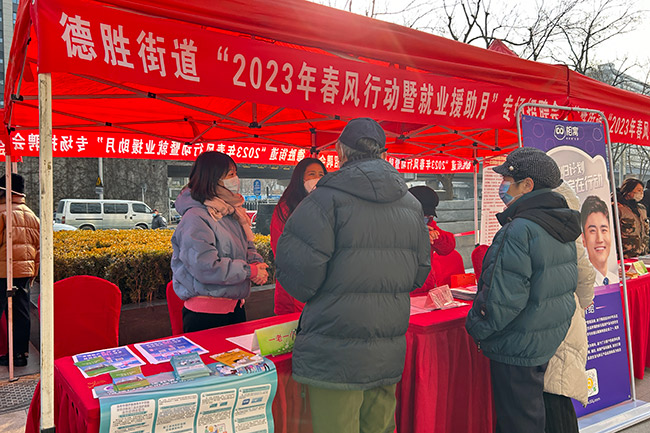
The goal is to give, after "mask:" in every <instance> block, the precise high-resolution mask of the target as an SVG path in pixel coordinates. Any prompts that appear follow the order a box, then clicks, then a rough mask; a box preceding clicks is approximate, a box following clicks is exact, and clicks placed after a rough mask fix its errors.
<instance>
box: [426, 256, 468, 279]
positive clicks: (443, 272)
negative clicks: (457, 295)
mask: <svg viewBox="0 0 650 433" xmlns="http://www.w3.org/2000/svg"><path fill="white" fill-rule="evenodd" d="M431 271H432V272H433V274H434V275H435V278H436V285H438V286H444V285H445V284H447V285H448V286H450V287H451V276H452V275H456V274H464V273H465V265H464V264H463V257H462V256H461V255H460V253H459V252H458V251H456V250H454V251H452V252H451V253H449V254H447V255H446V256H441V255H439V254H438V253H433V257H431Z"/></svg>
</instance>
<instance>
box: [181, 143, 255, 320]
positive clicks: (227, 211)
mask: <svg viewBox="0 0 650 433" xmlns="http://www.w3.org/2000/svg"><path fill="white" fill-rule="evenodd" d="M175 204H176V210H177V211H178V213H180V214H181V215H182V218H181V221H180V223H179V224H178V227H177V228H176V231H175V232H174V235H173V236H172V246H173V248H174V253H173V255H172V271H173V273H174V276H173V282H174V291H175V292H176V294H177V295H178V296H179V297H180V298H181V299H182V300H184V301H185V305H184V307H183V331H184V332H193V331H200V330H203V329H208V328H214V327H217V326H224V325H231V324H234V323H240V322H245V321H246V312H245V310H244V298H246V297H247V296H248V295H249V293H250V290H251V281H252V282H254V283H256V284H264V283H265V282H266V280H267V279H268V273H267V271H266V268H267V265H266V264H265V263H264V260H263V259H262V256H260V255H259V254H258V253H257V250H256V249H255V245H254V244H253V232H252V231H251V222H250V218H248V216H247V215H246V210H245V209H244V208H243V207H242V205H243V204H244V197H243V196H242V195H241V194H239V178H238V177H237V164H235V161H233V159H232V158H231V157H230V156H228V155H226V154H224V153H221V152H204V153H202V154H201V155H199V157H198V158H197V159H196V161H195V162H194V165H193V166H192V170H191V172H190V182H189V183H188V185H187V187H185V188H184V189H183V190H182V191H181V193H180V194H179V196H178V198H177V199H176V202H175Z"/></svg>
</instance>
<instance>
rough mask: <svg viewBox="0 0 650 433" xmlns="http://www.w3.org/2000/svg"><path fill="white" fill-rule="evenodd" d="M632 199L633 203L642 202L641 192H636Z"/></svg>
mask: <svg viewBox="0 0 650 433" xmlns="http://www.w3.org/2000/svg"><path fill="white" fill-rule="evenodd" d="M632 198H633V199H634V200H635V201H637V202H639V201H641V200H643V193H642V192H638V193H636V194H634V195H633V196H632Z"/></svg>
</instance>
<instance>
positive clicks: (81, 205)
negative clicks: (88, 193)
mask: <svg viewBox="0 0 650 433" xmlns="http://www.w3.org/2000/svg"><path fill="white" fill-rule="evenodd" d="M152 218H153V215H152V211H151V208H150V207H149V206H147V205H146V204H145V203H143V202H141V201H131V200H92V199H87V200H86V199H70V198H65V199H63V200H59V204H58V206H57V209H56V213H55V214H54V221H55V222H57V223H62V224H69V225H71V226H74V227H77V228H79V229H81V230H99V229H134V228H135V229H148V228H149V227H150V226H151V220H152Z"/></svg>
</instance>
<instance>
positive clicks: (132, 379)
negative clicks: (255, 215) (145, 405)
mask: <svg viewBox="0 0 650 433" xmlns="http://www.w3.org/2000/svg"><path fill="white" fill-rule="evenodd" d="M110 375H111V378H112V379H113V389H114V390H115V391H126V390H129V389H135V388H142V387H145V386H147V385H149V381H148V380H147V378H146V377H144V374H142V370H141V369H140V366H137V367H131V368H127V369H124V370H117V371H112V372H111V373H110Z"/></svg>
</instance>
